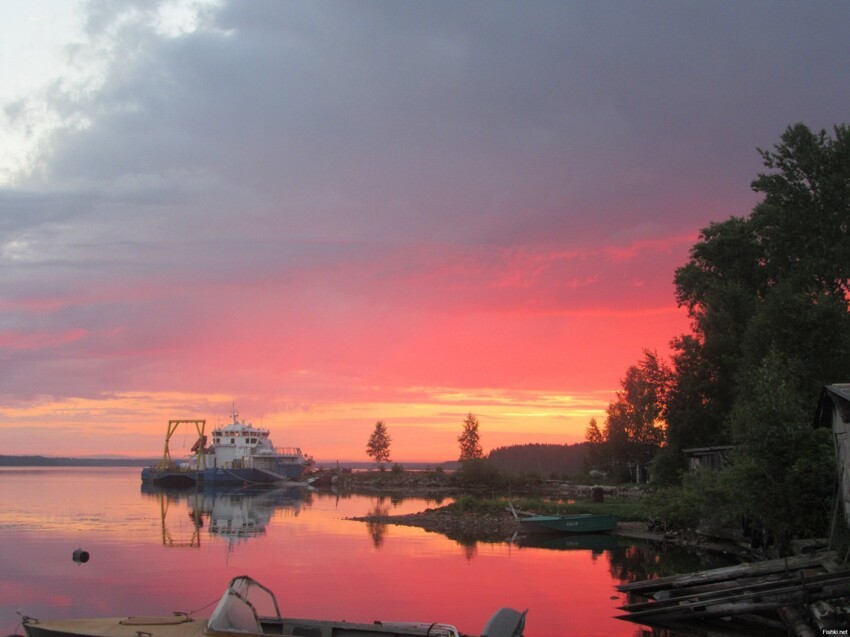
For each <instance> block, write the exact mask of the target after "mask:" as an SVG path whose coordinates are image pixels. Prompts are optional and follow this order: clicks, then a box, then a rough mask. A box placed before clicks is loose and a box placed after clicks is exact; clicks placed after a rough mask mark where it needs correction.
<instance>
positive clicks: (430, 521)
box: [348, 509, 520, 541]
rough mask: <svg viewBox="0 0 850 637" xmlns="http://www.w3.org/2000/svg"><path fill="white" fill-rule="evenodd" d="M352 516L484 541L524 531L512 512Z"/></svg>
mask: <svg viewBox="0 0 850 637" xmlns="http://www.w3.org/2000/svg"><path fill="white" fill-rule="evenodd" d="M348 519H350V520H355V521H359V522H368V523H372V524H398V525H401V526H418V527H419V528H422V529H425V530H426V531H431V532H435V533H442V534H444V535H446V536H448V537H450V538H452V539H476V540H482V541H488V540H490V541H500V540H506V539H508V538H510V537H511V536H512V535H513V534H514V533H516V532H518V531H519V530H520V525H519V522H517V521H516V520H515V519H514V518H513V516H511V515H510V514H509V513H504V514H501V513H499V514H494V513H471V512H465V513H462V514H460V515H458V514H456V513H452V512H450V511H447V510H445V509H426V510H425V511H420V512H419V513H409V514H407V515H367V516H364V517H356V518H348Z"/></svg>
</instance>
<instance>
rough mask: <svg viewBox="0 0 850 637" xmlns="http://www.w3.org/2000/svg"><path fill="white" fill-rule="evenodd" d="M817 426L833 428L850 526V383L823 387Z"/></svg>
mask: <svg viewBox="0 0 850 637" xmlns="http://www.w3.org/2000/svg"><path fill="white" fill-rule="evenodd" d="M815 427H829V428H831V429H832V439H833V442H834V443H835V456H836V464H837V470H838V484H840V485H841V500H840V501H841V502H842V503H843V504H844V517H845V521H846V523H847V525H848V526H850V383H842V384H838V385H827V386H826V387H824V388H823V391H822V392H821V396H820V400H819V401H818V407H817V411H816V413H815ZM836 504H837V502H836ZM833 521H834V520H833Z"/></svg>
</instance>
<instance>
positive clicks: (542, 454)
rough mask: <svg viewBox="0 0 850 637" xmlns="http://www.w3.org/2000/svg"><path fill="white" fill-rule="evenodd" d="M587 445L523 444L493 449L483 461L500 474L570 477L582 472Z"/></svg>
mask: <svg viewBox="0 0 850 637" xmlns="http://www.w3.org/2000/svg"><path fill="white" fill-rule="evenodd" d="M590 446H591V444H590V443H588V442H580V443H578V444H574V445H545V444H527V445H513V446H510V447H497V448H496V449H493V450H492V451H491V452H490V454H489V455H488V456H487V461H488V462H489V463H490V464H491V465H492V466H493V467H495V468H496V469H498V470H499V471H502V472H504V473H537V474H539V475H540V476H541V477H544V478H545V477H549V476H552V475H557V476H574V475H577V474H580V473H583V472H584V470H585V459H586V458H587V454H588V451H589V449H590Z"/></svg>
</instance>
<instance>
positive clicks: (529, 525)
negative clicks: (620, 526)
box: [511, 506, 618, 533]
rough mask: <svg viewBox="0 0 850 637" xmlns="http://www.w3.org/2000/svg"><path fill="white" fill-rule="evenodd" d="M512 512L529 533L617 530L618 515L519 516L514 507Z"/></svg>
mask: <svg viewBox="0 0 850 637" xmlns="http://www.w3.org/2000/svg"><path fill="white" fill-rule="evenodd" d="M511 511H512V512H513V514H514V517H515V518H516V519H517V520H519V523H520V525H521V526H522V529H523V530H524V531H525V532H527V533H607V532H609V531H613V530H614V529H615V528H617V520H618V518H617V516H616V515H594V514H592V513H579V514H576V515H534V514H529V513H523V514H522V516H520V514H518V513H517V512H516V511H515V510H514V508H513V506H511Z"/></svg>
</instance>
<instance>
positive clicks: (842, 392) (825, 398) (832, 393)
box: [814, 383, 850, 427]
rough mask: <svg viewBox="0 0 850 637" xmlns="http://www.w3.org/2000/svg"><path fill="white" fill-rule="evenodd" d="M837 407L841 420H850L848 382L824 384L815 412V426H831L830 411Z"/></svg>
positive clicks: (849, 389)
mask: <svg viewBox="0 0 850 637" xmlns="http://www.w3.org/2000/svg"><path fill="white" fill-rule="evenodd" d="M833 409H837V410H838V413H839V414H840V415H841V420H842V421H844V422H850V383H838V384H835V385H826V386H825V387H824V388H823V391H822V392H821V395H820V400H819V401H818V408H817V411H816V412H815V423H814V425H815V427H832V412H833Z"/></svg>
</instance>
